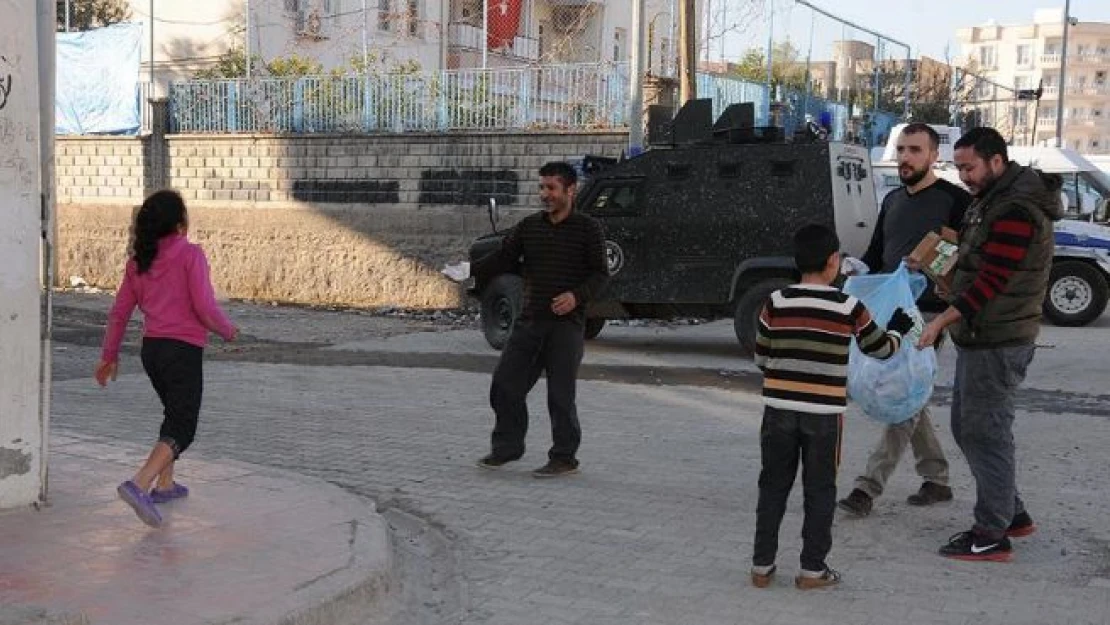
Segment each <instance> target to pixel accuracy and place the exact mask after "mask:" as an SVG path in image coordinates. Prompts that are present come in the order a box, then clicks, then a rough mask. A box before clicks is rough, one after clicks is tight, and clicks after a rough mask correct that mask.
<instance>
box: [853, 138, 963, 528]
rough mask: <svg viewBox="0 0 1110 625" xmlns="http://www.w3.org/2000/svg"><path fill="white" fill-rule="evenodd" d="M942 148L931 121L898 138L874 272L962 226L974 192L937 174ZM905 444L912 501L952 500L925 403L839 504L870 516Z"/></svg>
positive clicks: (869, 260) (889, 435) (870, 256)
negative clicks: (913, 473) (914, 483)
mask: <svg viewBox="0 0 1110 625" xmlns="http://www.w3.org/2000/svg"><path fill="white" fill-rule="evenodd" d="M939 149H940V136H939V135H938V134H937V132H936V131H935V130H933V129H932V128H930V127H929V126H928V125H927V124H921V123H915V124H910V125H908V126H906V127H905V128H904V129H903V130H902V134H901V135H900V136H899V137H898V177H899V178H900V179H901V181H902V186H901V187H899V188H898V189H896V190H894V191H891V192H890V193H889V194H888V195H887V196H886V198H884V199H883V208H882V212H880V213H879V221H878V223H877V224H876V225H875V233H874V235H873V236H872V238H871V245H870V246H869V247H868V249H867V253H866V254H864V256H863V259H862V260H863V262H864V263H866V264H867V266H868V268H869V269H871V271H872V272H873V273H890V272H892V271H894V270H895V269H897V268H898V265H899V263H901V262H902V259H903V258H905V257H906V256H909V254H910V252H911V251H913V249H914V247H916V246H917V244H918V243H919V242H920V241H921V239H922V238H924V237H925V235H926V234H927V233H929V232H938V233H939V232H940V229H941V228H942V227H944V226H947V227H949V228H952V229H955V230H957V231H958V230H959V228H960V225H961V223H962V222H963V217H964V211H965V210H967V206H968V204H970V203H971V196H970V195H969V194H968V193H967V192H966V191H964V190H963V189H961V188H959V187H957V186H956V185H954V184H952V183H950V182H948V181H947V180H942V179H940V178H938V177H937V175H936V173H935V172H934V171H933V165H934V164H936V162H937V158H938V157H939V156H940V154H939ZM931 297H933V296H932V289H926V290H925V293H924V294H923V295H922V297H921V299H920V300H919V305H925V303H926V302H927V301H928V298H931ZM906 445H909V446H910V447H912V449H913V455H914V458H915V459H916V460H917V463H916V469H917V473H918V475H920V476H921V480H922V483H921V488H920V489H919V490H918V491H917V492H916V493H914V494H912V495H910V496H909V498H908V499H907V500H906V501H907V503H909V504H910V505H914V506H927V505H930V504H933V503H937V502H940V501H948V500H950V499H952V489H951V488H950V487H949V486H948V460H947V458H945V456H944V449H943V448H941V446H940V441H939V440H937V437H936V434H935V433H934V432H933V423H932V420H931V419H930V416H929V407H928V406H926V407H924V408H922V409H921V412H919V413H918V414H917V415H915V416H914V417H913V418H911V419H909V420H907V421H903V422H902V423H899V424H896V425H888V426H887V427H886V428H885V429H884V430H883V435H882V438H880V439H879V442H878V444H877V445H876V446H875V449H874V451H872V452H871V456H870V457H869V458H868V459H867V468H866V469H865V470H864V472H863V474H862V475H860V476H859V477H858V478H857V479H856V486H855V489H854V490H852V492H851V493H849V494H848V497H847V498H845V499H842V500H840V502H839V505H840V508H841V509H842V510H845V511H846V512H849V513H851V514H854V515H856V516H867V515H868V514H870V513H871V507H872V505H873V503H874V499H875V498H876V497H878V496H880V495H881V494H882V492H883V488H884V487H885V486H886V482H887V480H888V479H889V478H890V475H891V473H893V472H894V468H895V467H896V466H897V465H898V461H899V460H900V459H901V457H902V454H903V452H905V449H906Z"/></svg>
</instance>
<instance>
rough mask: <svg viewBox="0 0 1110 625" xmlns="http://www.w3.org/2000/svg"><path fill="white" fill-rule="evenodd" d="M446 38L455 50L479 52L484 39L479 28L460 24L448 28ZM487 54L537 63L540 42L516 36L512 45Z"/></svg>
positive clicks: (456, 23)
mask: <svg viewBox="0 0 1110 625" xmlns="http://www.w3.org/2000/svg"><path fill="white" fill-rule="evenodd" d="M447 36H448V41H449V42H450V45H451V46H452V47H455V48H462V49H465V50H478V51H479V52H481V50H482V47H483V45H484V44H485V41H484V39H485V37H483V35H482V29H481V28H480V27H478V26H473V25H471V24H466V23H462V22H455V23H453V24H451V25H450V26H448V28H447ZM489 53H490V55H500V56H505V57H511V58H514V59H520V60H523V61H538V60H539V58H540V42H539V40H538V39H532V38H531V37H521V36H520V35H517V36H516V37H514V38H513V43H512V45H510V46H506V47H504V48H497V49H496V50H490V51H489Z"/></svg>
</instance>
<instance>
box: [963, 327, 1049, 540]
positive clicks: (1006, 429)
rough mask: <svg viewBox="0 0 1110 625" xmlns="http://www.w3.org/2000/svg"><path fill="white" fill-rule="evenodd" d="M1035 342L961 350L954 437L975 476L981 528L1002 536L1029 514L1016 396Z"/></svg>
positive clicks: (976, 519) (1031, 359)
mask: <svg viewBox="0 0 1110 625" xmlns="http://www.w3.org/2000/svg"><path fill="white" fill-rule="evenodd" d="M1034 350H1035V348H1034V346H1033V345H1018V346H1014V347H997V348H991V349H958V351H957V354H956V378H955V383H954V384H953V385H952V436H953V437H954V438H955V439H956V443H957V444H959V446H960V449H961V450H963V452H964V456H966V457H967V464H968V466H969V467H970V468H971V474H972V475H973V476H974V477H975V490H976V497H975V529H976V530H977V531H978V532H979V533H981V534H984V535H986V536H989V537H991V538H992V539H1001V538H1002V536H1003V535H1004V534H1005V533H1006V528H1008V527H1009V526H1010V522H1011V521H1013V518H1014V516H1015V515H1018V514H1021V513H1022V512H1025V504H1024V502H1022V500H1021V496H1020V495H1019V494H1018V489H1017V478H1016V473H1017V460H1016V459H1015V446H1014V416H1015V415H1014V412H1015V406H1014V395H1015V394H1016V393H1017V387H1018V386H1019V385H1020V384H1021V383H1022V381H1024V380H1025V373H1026V371H1027V370H1028V369H1029V364H1030V363H1031V362H1033V353H1034Z"/></svg>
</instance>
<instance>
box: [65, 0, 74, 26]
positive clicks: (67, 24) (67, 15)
mask: <svg viewBox="0 0 1110 625" xmlns="http://www.w3.org/2000/svg"><path fill="white" fill-rule="evenodd" d="M72 1H73V0H66V32H67V33H68V32H69V3H70V2H72Z"/></svg>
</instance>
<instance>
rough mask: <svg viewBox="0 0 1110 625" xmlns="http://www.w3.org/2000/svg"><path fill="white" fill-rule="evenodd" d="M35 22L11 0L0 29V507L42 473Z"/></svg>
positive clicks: (39, 487)
mask: <svg viewBox="0 0 1110 625" xmlns="http://www.w3.org/2000/svg"><path fill="white" fill-rule="evenodd" d="M35 24H36V19H35V3H33V2H17V3H9V4H8V6H7V7H6V8H5V11H4V27H3V28H0V146H3V147H2V151H0V263H3V270H2V271H0V508H10V507H15V506H26V505H29V504H32V503H34V502H37V501H40V500H41V498H42V495H43V494H44V476H45V470H46V454H45V449H44V447H45V443H44V441H45V436H44V434H45V431H46V423H45V421H44V414H43V412H42V410H41V408H42V397H43V395H42V394H41V392H40V391H41V386H40V383H41V380H40V368H41V367H40V363H41V357H42V351H41V350H42V343H41V333H40V325H39V309H40V306H41V304H40V301H39V294H40V290H41V289H40V288H39V284H40V282H39V249H40V247H39V246H40V243H41V238H40V233H41V228H42V205H41V199H40V191H41V186H40V179H39V176H40V170H41V159H40V152H39V136H40V128H39V110H40V106H39V81H38V61H37V59H38V48H37V46H38V41H37V37H36V25H35Z"/></svg>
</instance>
